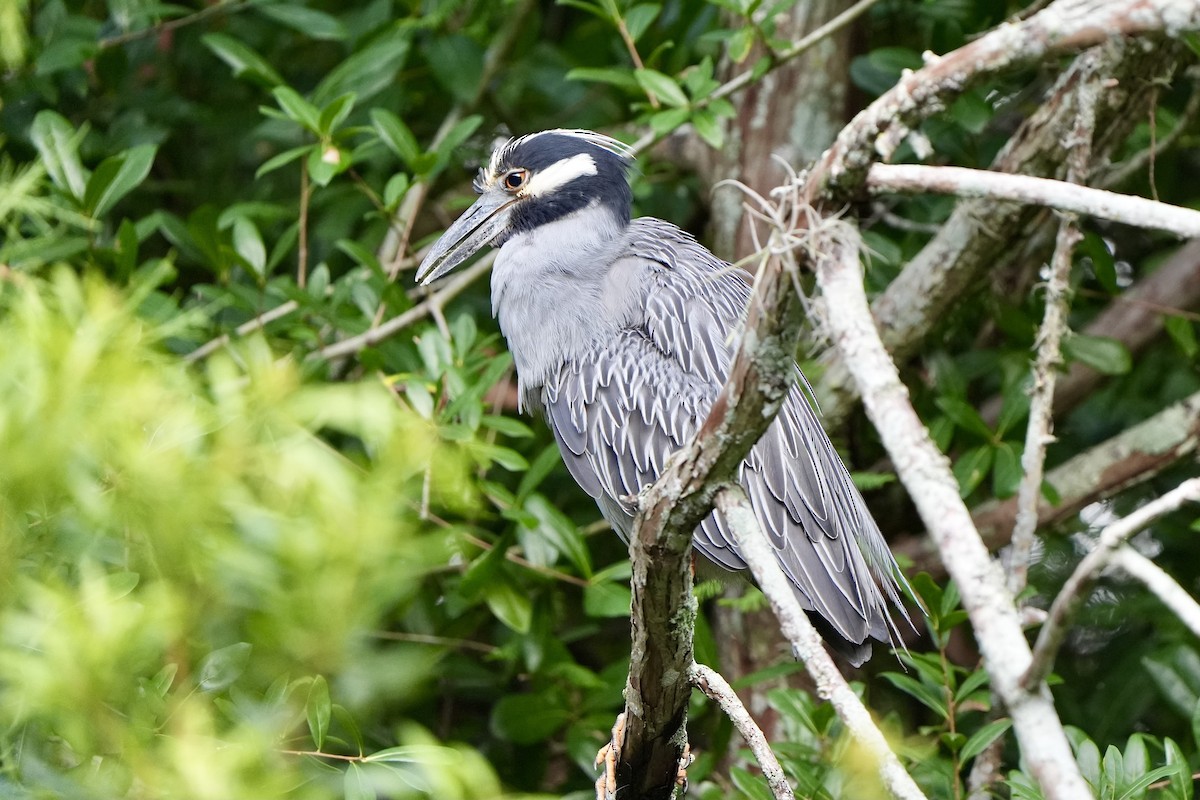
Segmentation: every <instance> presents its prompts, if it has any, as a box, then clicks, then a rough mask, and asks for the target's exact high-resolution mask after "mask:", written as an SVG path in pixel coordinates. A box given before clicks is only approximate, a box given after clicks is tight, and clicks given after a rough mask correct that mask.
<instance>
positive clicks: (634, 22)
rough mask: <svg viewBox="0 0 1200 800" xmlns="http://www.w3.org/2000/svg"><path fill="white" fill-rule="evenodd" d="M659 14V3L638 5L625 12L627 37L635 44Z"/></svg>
mask: <svg viewBox="0 0 1200 800" xmlns="http://www.w3.org/2000/svg"><path fill="white" fill-rule="evenodd" d="M661 12H662V6H661V5H660V4H659V3H640V4H638V5H636V6H634V7H633V8H631V9H629V10H628V11H627V12H625V29H626V30H627V31H629V37H630V38H631V39H633V41H635V42H636V41H637V40H638V39H641V38H642V34H644V33H645V32H646V29H647V28H649V27H650V25H651V24H652V23H653V22H654V20H656V19H658V15H659V13H661Z"/></svg>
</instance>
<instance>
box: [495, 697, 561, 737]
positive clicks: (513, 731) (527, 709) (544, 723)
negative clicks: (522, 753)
mask: <svg viewBox="0 0 1200 800" xmlns="http://www.w3.org/2000/svg"><path fill="white" fill-rule="evenodd" d="M570 718H571V712H570V710H569V709H568V708H566V707H565V701H564V700H563V699H562V698H560V697H555V696H554V695H553V694H551V693H549V692H541V693H538V694H510V695H505V696H504V697H502V698H500V701H499V702H498V703H496V705H495V707H493V709H492V720H491V729H492V733H494V734H495V735H496V737H497V738H499V739H503V740H505V741H509V742H514V743H516V744H538V743H543V742H545V741H547V740H548V739H550V737H551V736H553V735H554V734H555V732H557V731H558V729H559V728H561V727H562V726H563V725H565V724H566V723H567V720H569V719H570Z"/></svg>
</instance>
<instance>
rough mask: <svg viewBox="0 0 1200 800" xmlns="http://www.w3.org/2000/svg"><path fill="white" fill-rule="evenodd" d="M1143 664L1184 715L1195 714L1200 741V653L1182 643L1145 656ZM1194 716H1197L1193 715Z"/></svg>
mask: <svg viewBox="0 0 1200 800" xmlns="http://www.w3.org/2000/svg"><path fill="white" fill-rule="evenodd" d="M1142 666H1143V667H1145V668H1146V671H1147V672H1148V673H1149V675H1150V679H1151V680H1152V681H1153V682H1154V684H1155V685H1156V686H1157V687H1158V690H1159V691H1160V692H1161V693H1162V696H1163V697H1164V698H1165V699H1166V701H1167V702H1168V703H1170V704H1171V706H1173V707H1174V708H1175V710H1176V711H1178V712H1179V713H1180V714H1183V715H1186V716H1189V717H1191V719H1192V725H1193V728H1194V730H1195V732H1196V738H1197V741H1200V655H1197V653H1196V651H1195V650H1193V649H1192V648H1191V647H1188V646H1187V645H1184V644H1180V645H1177V646H1175V647H1173V648H1171V649H1169V650H1166V651H1164V652H1159V653H1155V654H1154V655H1150V656H1143V657H1142ZM1193 715H1194V716H1193Z"/></svg>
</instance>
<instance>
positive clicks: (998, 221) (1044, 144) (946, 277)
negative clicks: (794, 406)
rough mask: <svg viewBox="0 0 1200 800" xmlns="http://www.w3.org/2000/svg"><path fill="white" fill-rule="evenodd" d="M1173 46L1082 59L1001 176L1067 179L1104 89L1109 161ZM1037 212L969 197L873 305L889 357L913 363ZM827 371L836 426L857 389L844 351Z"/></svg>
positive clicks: (996, 167)
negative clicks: (1085, 103)
mask: <svg viewBox="0 0 1200 800" xmlns="http://www.w3.org/2000/svg"><path fill="white" fill-rule="evenodd" d="M1178 53H1179V48H1177V47H1174V46H1171V45H1169V44H1167V45H1164V44H1158V45H1157V46H1154V47H1146V48H1144V47H1141V46H1139V45H1138V43H1136V42H1130V43H1126V42H1113V43H1110V44H1108V45H1106V46H1103V47H1098V48H1094V49H1092V50H1089V51H1088V52H1086V53H1084V54H1082V55H1080V56H1079V57H1078V58H1076V59H1075V61H1074V63H1073V64H1072V65H1071V66H1070V68H1069V69H1067V70H1066V71H1065V72H1064V73H1063V75H1062V76H1061V77H1060V78H1059V79H1058V81H1057V82H1056V83H1055V85H1054V86H1053V87H1052V89H1051V90H1050V91H1049V92H1048V93H1047V97H1046V100H1045V101H1044V102H1043V103H1042V105H1041V107H1040V108H1038V109H1037V111H1035V112H1034V113H1033V114H1032V115H1030V116H1029V117H1028V118H1027V119H1026V120H1025V121H1024V122H1023V123H1022V124H1021V126H1020V127H1019V128H1018V130H1017V132H1016V133H1015V134H1014V135H1013V136H1012V137H1011V138H1010V139H1009V141H1008V142H1007V143H1006V144H1005V146H1004V148H1003V149H1002V150H1001V151H1000V153H999V154H997V156H996V158H995V159H993V161H992V164H991V167H990V169H991V170H992V171H994V172H1011V173H1025V174H1032V175H1046V176H1061V175H1063V174H1064V173H1065V164H1066V147H1065V143H1066V142H1067V141H1068V138H1069V132H1070V131H1071V129H1072V128H1073V126H1074V124H1075V119H1076V116H1077V113H1078V100H1079V97H1080V95H1081V93H1086V92H1088V91H1091V90H1092V89H1094V88H1096V87H1099V88H1101V89H1102V91H1101V93H1100V106H1099V108H1097V111H1096V123H1097V125H1096V141H1095V142H1094V143H1093V147H1092V151H1093V156H1094V158H1095V159H1098V160H1102V159H1103V158H1104V157H1105V156H1106V155H1107V153H1108V152H1110V151H1111V150H1112V149H1113V148H1114V147H1116V146H1117V145H1118V144H1119V143H1120V142H1121V141H1122V140H1123V139H1124V137H1125V135H1126V134H1127V133H1128V131H1129V129H1130V128H1131V127H1132V125H1133V124H1134V121H1135V120H1137V119H1141V118H1143V117H1144V113H1143V112H1144V110H1145V106H1146V104H1147V102H1148V97H1149V93H1148V92H1145V91H1142V89H1143V88H1144V86H1145V85H1146V84H1147V83H1149V82H1152V81H1155V80H1164V79H1166V78H1167V77H1168V76H1169V75H1170V74H1171V73H1172V71H1173V70H1174V68H1175V65H1176V64H1177V62H1178V60H1179V55H1178ZM1031 215H1032V212H1031V211H1030V210H1029V209H1028V208H1026V207H1024V206H1019V205H1015V204H1008V203H995V202H991V201H984V200H971V199H965V200H961V201H960V202H959V203H958V204H957V205H956V206H955V209H954V212H953V213H952V214H951V215H950V218H949V219H948V220H946V222H945V223H943V224H942V225H941V227H940V229H939V230H938V232H937V234H936V235H935V236H934V237H933V239H931V240H930V242H929V243H928V244H927V245H926V246H925V247H924V248H923V249H922V250H921V252H920V253H918V254H917V255H916V256H915V257H914V258H913V259H912V260H911V261H910V262H909V263H908V264H907V265H905V268H904V270H903V271H902V272H901V273H900V275H899V276H898V277H897V278H896V279H895V280H893V281H892V282H891V284H889V285H888V287H887V289H886V290H884V292H883V293H882V294H881V295H880V296H879V297H878V298H876V299H875V301H874V303H873V304H872V312H873V313H874V315H875V319H876V320H877V321H878V324H879V329H880V334H881V335H882V337H883V342H884V344H885V345H886V346H887V348H888V350H889V351H890V352H892V354H893V355H894V357H896V358H897V359H898V360H901V359H905V358H907V357H908V356H909V355H911V354H912V353H913V352H915V350H916V349H917V348H918V347H919V345H920V343H921V342H922V341H923V340H924V339H925V338H926V337H927V336H928V335H929V333H930V332H931V331H932V330H934V329H935V328H936V326H937V325H938V324H939V323H940V321H941V320H944V319H945V316H946V313H947V312H948V311H949V309H951V308H952V307H953V305H954V304H955V303H956V302H957V301H958V299H959V298H960V297H961V296H962V295H964V294H966V293H967V292H969V291H971V290H972V289H973V288H975V287H978V286H979V285H980V282H981V280H982V278H983V277H984V276H985V275H986V274H987V273H988V272H989V271H990V270H994V269H995V265H996V261H997V257H998V254H1003V253H1006V252H1008V251H1010V250H1012V249H1013V247H1012V243H1013V242H1014V241H1015V240H1016V239H1017V238H1018V237H1019V236H1022V235H1023V231H1024V229H1025V227H1026V224H1027V222H1028V220H1029V219H1030V217H1031ZM824 361H825V363H826V369H825V372H824V374H823V376H822V379H821V381H820V383H819V384H818V392H819V394H820V397H821V404H822V407H823V408H824V410H825V418H826V420H827V422H828V424H831V425H836V424H837V423H838V421H839V420H840V418H841V416H842V415H844V414H846V413H848V412H849V410H850V407H851V405H852V400H853V397H854V392H855V388H854V385H853V381H852V380H850V377H849V373H848V372H847V371H846V368H845V365H844V364H843V363H842V362H841V361H840V359H839V358H838V355H837V352H836V350H830V351H828V352H827V353H826V354H825V355H824Z"/></svg>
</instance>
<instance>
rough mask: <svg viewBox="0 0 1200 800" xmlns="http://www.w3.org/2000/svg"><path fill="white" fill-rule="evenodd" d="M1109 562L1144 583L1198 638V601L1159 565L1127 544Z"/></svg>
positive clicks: (1199, 619) (1199, 616)
mask: <svg viewBox="0 0 1200 800" xmlns="http://www.w3.org/2000/svg"><path fill="white" fill-rule="evenodd" d="M1112 563H1113V566H1116V567H1120V568H1121V569H1122V570H1124V571H1125V572H1126V573H1128V574H1129V575H1130V576H1131V577H1134V578H1137V579H1138V580H1139V581H1141V582H1142V583H1143V584H1145V586H1146V588H1147V589H1149V590H1150V591H1151V592H1153V593H1154V594H1155V596H1156V597H1158V599H1159V600H1161V601H1162V603H1163V605H1165V606H1166V607H1167V608H1169V609H1170V610H1171V612H1172V613H1174V614H1175V616H1177V617H1179V620H1180V621H1181V622H1182V623H1183V624H1184V625H1186V626H1187V627H1188V630H1190V631H1191V632H1192V635H1193V636H1196V637H1200V603H1197V602H1196V599H1195V598H1194V597H1192V596H1191V595H1190V594H1188V592H1187V589H1184V588H1183V587H1182V586H1180V585H1179V582H1178V581H1177V580H1175V579H1174V578H1172V577H1171V576H1170V575H1168V574H1167V572H1166V571H1165V570H1164V569H1163V568H1162V567H1160V566H1159V565H1158V564H1155V563H1154V562H1153V561H1151V560H1150V559H1148V558H1146V557H1145V556H1144V555H1142V554H1141V553H1139V552H1138V551H1137V550H1134V549H1133V548H1132V547H1130V546H1129V545H1123V546H1122V547H1120V548H1119V549H1118V550H1117V552H1116V553H1114V554H1113V557H1112Z"/></svg>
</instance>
